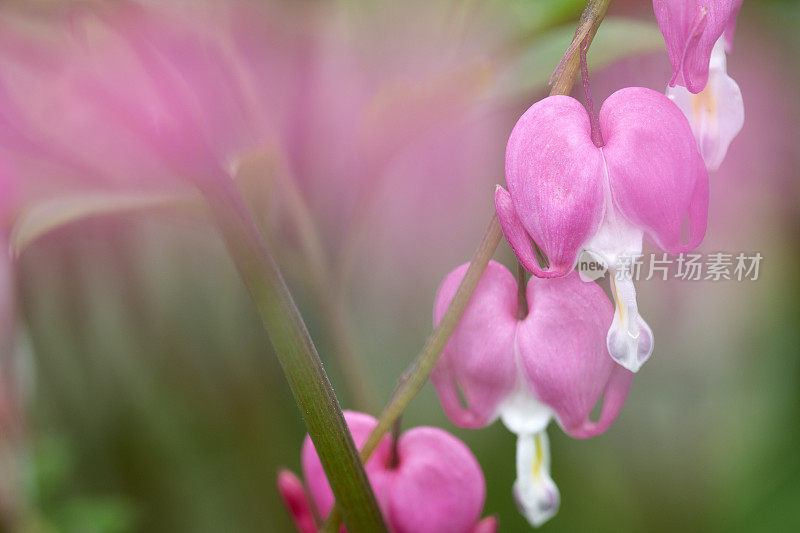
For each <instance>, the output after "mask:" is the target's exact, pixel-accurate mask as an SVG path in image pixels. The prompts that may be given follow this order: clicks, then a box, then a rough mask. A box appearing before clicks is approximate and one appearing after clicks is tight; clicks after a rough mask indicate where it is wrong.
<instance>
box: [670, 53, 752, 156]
mask: <svg viewBox="0 0 800 533" xmlns="http://www.w3.org/2000/svg"><path fill="white" fill-rule="evenodd" d="M666 94H667V96H668V97H669V98H670V99H671V100H672V101H673V102H675V104H676V105H677V106H678V107H679V108H680V109H681V111H683V114H684V115H686V118H687V119H688V120H689V125H690V126H691V127H692V133H693V134H694V136H695V139H696V140H697V146H698V148H699V150H700V155H702V156H703V161H705V163H706V168H708V170H716V169H718V168H719V166H720V165H721V164H722V161H723V159H725V154H726V153H727V152H728V146H729V145H730V143H731V141H733V139H734V137H736V135H737V134H738V133H739V131H741V129H742V126H743V125H744V102H743V100H742V92H741V90H740V89H739V85H737V83H736V82H735V81H734V80H733V78H731V77H730V76H728V73H727V69H726V58H725V45H724V43H723V38H722V37H721V38H720V39H719V40H718V41H717V42H716V44H715V45H714V49H713V51H712V52H711V61H710V63H709V73H708V83H707V84H706V86H705V87H704V88H703V90H702V91H700V92H699V93H697V94H692V93H690V92H689V91H688V90H687V89H686V88H685V87H681V86H675V87H667V93H666Z"/></svg>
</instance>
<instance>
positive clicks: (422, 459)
mask: <svg viewBox="0 0 800 533" xmlns="http://www.w3.org/2000/svg"><path fill="white" fill-rule="evenodd" d="M344 415H345V420H346V421H347V425H348V427H349V428H350V433H351V434H352V435H353V439H354V440H355V442H356V445H357V446H361V445H362V444H363V443H364V441H366V439H367V437H368V436H369V434H370V432H371V431H372V429H373V428H374V427H375V425H376V424H377V421H376V420H375V419H374V418H373V417H371V416H370V415H367V414H364V413H358V412H354V411H345V414H344ZM302 468H303V476H304V478H305V482H306V486H307V488H308V496H309V497H308V499H307V500H304V499H303V494H302V488H303V487H302V483H300V481H299V480H298V479H297V478H296V476H293V475H292V474H290V473H288V472H282V473H281V474H280V475H279V478H278V488H279V490H280V492H281V495H282V498H283V500H284V502H285V504H286V506H287V509H288V510H289V512H290V513H291V515H292V517H293V519H294V521H295V525H296V527H297V529H298V531H300V532H301V533H305V532H307V531H314V530H315V529H314V524H315V519H314V513H316V515H317V516H320V517H325V516H326V515H327V514H328V513H329V512H330V510H331V509H332V507H333V502H334V498H333V493H332V492H331V489H330V485H329V484H328V479H327V478H326V477H325V472H324V471H323V469H322V464H321V463H320V461H319V457H318V456H317V452H316V450H315V449H314V444H313V443H312V442H311V439H310V438H308V437H306V440H305V442H304V443H303V450H302ZM365 468H366V471H367V476H368V477H369V481H370V484H371V485H372V488H373V490H374V492H375V497H376V499H377V500H378V505H379V506H380V507H381V511H382V513H383V516H384V519H385V520H386V523H387V525H388V526H389V529H390V530H391V531H392V532H393V533H425V532H430V533H439V532H453V533H494V532H495V531H496V530H497V523H496V520H495V519H494V518H492V517H489V518H486V519H484V520H479V519H480V514H481V510H482V509H483V502H484V499H485V497H486V483H485V481H484V478H483V472H482V471H481V468H480V465H479V464H478V461H477V460H476V459H475V456H474V455H472V452H471V451H470V450H469V448H467V446H466V445H465V444H464V443H463V442H461V441H460V440H458V439H457V438H455V437H453V436H452V435H450V434H449V433H447V432H446V431H444V430H442V429H439V428H434V427H416V428H413V429H410V430H408V431H406V432H405V433H403V434H402V435H401V436H400V437H399V438H398V439H397V441H396V442H392V439H391V437H390V436H388V435H387V436H385V437H384V438H383V439H382V440H381V442H380V444H379V445H378V446H377V448H376V449H375V451H374V452H373V454H372V456H371V457H370V459H369V460H368V461H367V464H366V466H365Z"/></svg>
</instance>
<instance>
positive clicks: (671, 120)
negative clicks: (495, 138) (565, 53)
mask: <svg viewBox="0 0 800 533" xmlns="http://www.w3.org/2000/svg"><path fill="white" fill-rule="evenodd" d="M595 127H596V128H599V130H600V131H602V142H601V143H600V145H599V146H598V145H596V144H595V142H593V137H592V126H591V124H590V118H589V115H588V114H587V112H586V110H585V109H584V108H583V106H582V105H581V104H580V103H579V102H578V101H577V100H574V99H573V98H570V97H568V96H550V97H548V98H545V99H544V100H541V101H539V102H537V103H536V104H534V105H533V106H531V107H530V109H528V110H527V111H526V112H525V113H524V114H523V115H522V117H521V118H520V120H519V121H518V122H517V125H516V126H515V127H514V130H513V131H512V133H511V137H510V139H509V141H508V147H507V149H506V182H507V183H508V192H506V191H505V190H504V189H502V188H501V187H498V188H497V194H496V196H495V206H496V208H497V215H498V217H499V219H500V224H501V226H502V228H503V233H504V234H505V236H506V238H507V239H508V241H509V243H510V244H511V247H512V248H513V249H514V252H515V253H516V255H517V258H518V259H519V260H520V262H521V263H522V264H523V265H524V266H525V268H527V269H528V270H529V271H531V272H533V273H534V274H535V275H537V276H540V277H559V276H565V275H567V274H569V273H570V272H571V271H572V269H573V268H574V266H575V264H576V262H577V260H578V255H579V254H580V252H581V250H587V251H589V252H590V253H592V254H593V255H595V256H596V257H597V258H598V259H599V261H600V262H601V263H602V264H603V265H605V266H606V267H607V268H608V270H609V272H610V274H611V275H612V283H613V286H612V289H613V294H614V299H615V300H616V303H617V309H616V312H615V314H614V321H613V323H612V325H611V328H610V329H609V330H608V338H607V344H608V350H609V353H610V354H611V357H613V358H614V360H615V361H617V362H618V363H619V364H621V365H622V366H624V367H625V368H627V369H629V370H632V371H634V372H635V371H637V370H638V369H639V368H640V367H641V365H642V364H643V363H644V362H645V361H646V360H647V359H648V358H649V357H650V355H651V353H652V350H653V338H652V332H651V330H650V327H649V326H648V325H647V323H646V322H644V320H643V319H642V318H641V317H640V316H639V312H638V305H637V302H636V291H635V288H634V286H633V281H632V279H631V277H630V276H629V275H628V274H629V270H630V269H631V268H632V266H633V262H632V259H633V258H634V257H636V256H638V255H640V254H641V250H642V239H643V236H644V235H647V237H648V239H649V240H650V241H652V242H653V243H654V244H656V245H657V246H659V247H660V248H661V249H663V250H664V251H666V252H670V253H682V252H686V251H689V250H692V249H693V248H695V247H696V246H697V245H698V244H699V243H700V242H701V241H702V239H703V237H704V235H705V231H706V220H707V216H708V173H707V171H706V168H705V165H704V163H703V159H702V158H701V157H700V154H699V152H698V150H697V145H696V142H695V139H694V137H693V135H692V131H691V128H690V127H689V124H688V122H687V121H686V117H685V116H683V114H682V113H681V111H680V109H678V107H677V106H676V105H675V104H674V103H672V102H671V101H670V100H669V99H668V98H666V97H665V96H664V95H663V94H660V93H657V92H655V91H652V90H650V89H645V88H642V87H629V88H626V89H621V90H619V91H617V92H616V93H614V94H612V95H611V96H610V97H609V98H608V99H607V100H606V101H605V103H604V104H603V107H602V108H601V110H600V117H599V124H597V125H596V126H595ZM685 219H688V221H689V235H688V240H686V241H683V240H682V235H681V233H682V225H683V222H684V220H685ZM531 239H532V240H533V242H535V243H536V244H537V245H538V246H539V247H541V249H542V250H543V251H544V252H545V254H547V258H548V260H549V267H548V268H547V269H543V268H541V267H540V266H539V263H538V261H537V259H536V254H535V252H534V248H533V244H532V242H531ZM614 282H615V283H614Z"/></svg>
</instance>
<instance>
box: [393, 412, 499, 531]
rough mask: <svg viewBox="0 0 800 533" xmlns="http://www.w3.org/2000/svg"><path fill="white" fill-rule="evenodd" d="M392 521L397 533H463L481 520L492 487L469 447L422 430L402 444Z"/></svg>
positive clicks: (443, 434)
mask: <svg viewBox="0 0 800 533" xmlns="http://www.w3.org/2000/svg"><path fill="white" fill-rule="evenodd" d="M397 451H398V456H399V458H400V462H399V464H398V466H397V469H396V470H394V471H393V472H392V478H391V482H390V488H389V491H388V502H387V506H386V507H387V511H386V514H387V521H388V522H389V524H390V527H391V528H392V531H393V532H394V533H463V532H467V531H470V529H471V528H472V527H473V526H474V525H475V523H476V522H477V521H478V519H479V518H480V514H481V511H482V509H483V502H484V499H485V497H486V483H485V481H484V477H483V472H482V471H481V468H480V465H479V464H478V461H477V459H475V456H474V455H473V454H472V452H471V451H470V450H469V448H467V446H466V445H465V444H464V443H463V442H461V441H460V440H458V439H457V438H455V437H454V436H452V435H450V434H449V433H447V432H446V431H443V430H441V429H439V428H434V427H417V428H413V429H410V430H408V431H406V432H405V433H404V434H403V435H401V436H400V439H399V441H398V443H397Z"/></svg>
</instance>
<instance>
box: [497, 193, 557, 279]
mask: <svg viewBox="0 0 800 533" xmlns="http://www.w3.org/2000/svg"><path fill="white" fill-rule="evenodd" d="M494 207H495V210H496V211H497V219H498V220H499V221H500V228H501V229H502V230H503V235H504V236H505V238H506V240H507V241H508V244H509V245H510V246H511V249H512V250H514V254H515V255H516V256H517V259H518V260H519V262H520V263H522V266H524V267H525V268H526V269H527V270H528V272H533V273H534V274H535V275H537V276H539V277H540V278H544V277H547V274H548V273H547V272H545V271H543V270H542V269H541V267H540V266H539V262H538V261H537V259H536V252H535V250H534V249H533V241H532V240H531V236H530V235H528V232H527V231H526V230H525V226H523V225H522V222H520V220H519V217H518V216H517V211H516V209H515V208H514V202H513V201H512V200H511V195H510V194H508V191H507V190H505V189H504V188H502V187H501V186H500V185H498V186H497V187H496V188H495V193H494Z"/></svg>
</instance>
